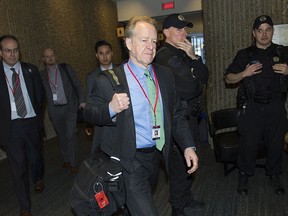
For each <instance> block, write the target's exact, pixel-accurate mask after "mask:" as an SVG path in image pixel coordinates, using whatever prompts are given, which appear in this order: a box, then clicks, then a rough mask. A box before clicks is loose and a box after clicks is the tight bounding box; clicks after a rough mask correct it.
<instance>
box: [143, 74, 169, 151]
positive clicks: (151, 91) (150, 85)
mask: <svg viewBox="0 0 288 216" xmlns="http://www.w3.org/2000/svg"><path fill="white" fill-rule="evenodd" d="M144 75H145V76H146V85H147V90H148V98H149V101H150V107H151V114H152V119H153V124H154V123H156V124H157V125H159V126H160V139H156V148H157V149H158V150H160V151H161V150H162V148H163V146H164V143H165V134H164V124H163V118H162V115H163V113H162V104H161V101H160V97H158V103H157V107H156V113H155V115H154V111H153V105H154V104H155V101H156V87H155V82H154V80H153V78H152V77H151V75H150V73H149V71H148V70H145V72H144ZM158 94H159V95H160V93H158Z"/></svg>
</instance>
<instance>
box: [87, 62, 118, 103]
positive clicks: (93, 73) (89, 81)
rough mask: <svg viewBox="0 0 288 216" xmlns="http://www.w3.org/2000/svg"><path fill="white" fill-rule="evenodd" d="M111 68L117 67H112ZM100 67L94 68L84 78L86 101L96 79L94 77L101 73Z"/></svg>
mask: <svg viewBox="0 0 288 216" xmlns="http://www.w3.org/2000/svg"><path fill="white" fill-rule="evenodd" d="M112 66H113V67H118V66H119V65H117V64H116V65H115V64H113V65H112ZM101 71H102V70H101V67H98V68H96V69H95V70H94V71H91V72H90V73H88V74H87V76H86V101H87V100H88V98H89V96H90V95H91V93H92V88H93V82H94V79H96V76H97V75H98V74H99V73H100V72H101Z"/></svg>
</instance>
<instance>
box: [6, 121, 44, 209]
mask: <svg viewBox="0 0 288 216" xmlns="http://www.w3.org/2000/svg"><path fill="white" fill-rule="evenodd" d="M39 121H40V120H39V119H38V118H36V117H35V118H31V119H23V120H13V121H12V127H11V134H10V138H9V142H8V143H9V144H8V145H7V146H5V149H6V153H7V158H8V162H9V165H10V168H11V172H12V177H13V183H14V187H15V191H16V195H17V198H18V201H19V204H20V210H24V209H27V210H31V198H30V184H29V167H30V169H31V177H32V181H33V183H36V182H37V181H39V180H41V179H43V175H44V160H43V130H42V127H41V126H40V125H41V124H40V123H39Z"/></svg>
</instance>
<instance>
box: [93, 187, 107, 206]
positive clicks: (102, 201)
mask: <svg viewBox="0 0 288 216" xmlns="http://www.w3.org/2000/svg"><path fill="white" fill-rule="evenodd" d="M95 199H96V201H97V203H98V205H99V208H100V209H102V208H104V207H105V206H107V205H108V204H109V201H108V199H107V196H106V194H105V193H104V191H103V190H102V191H100V192H98V193H96V194H95Z"/></svg>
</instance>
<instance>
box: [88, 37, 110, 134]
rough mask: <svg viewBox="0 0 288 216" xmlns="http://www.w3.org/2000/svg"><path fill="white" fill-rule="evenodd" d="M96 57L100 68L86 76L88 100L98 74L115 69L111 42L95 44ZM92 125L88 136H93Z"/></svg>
mask: <svg viewBox="0 0 288 216" xmlns="http://www.w3.org/2000/svg"><path fill="white" fill-rule="evenodd" d="M95 56H96V59H97V60H98V61H99V64H100V66H99V67H98V68H96V69H95V70H93V71H92V72H90V73H88V74H87V76H86V98H87V99H88V98H89V96H90V95H91V92H92V88H93V80H94V79H95V78H96V76H97V74H99V72H101V71H103V70H108V69H112V68H113V67H114V65H113V63H112V59H113V51H112V46H111V44H110V43H109V42H107V41H105V40H99V41H97V42H96V44H95ZM92 131H93V129H92V125H91V124H89V123H87V126H86V129H85V132H86V134H87V135H88V136H90V135H92Z"/></svg>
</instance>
